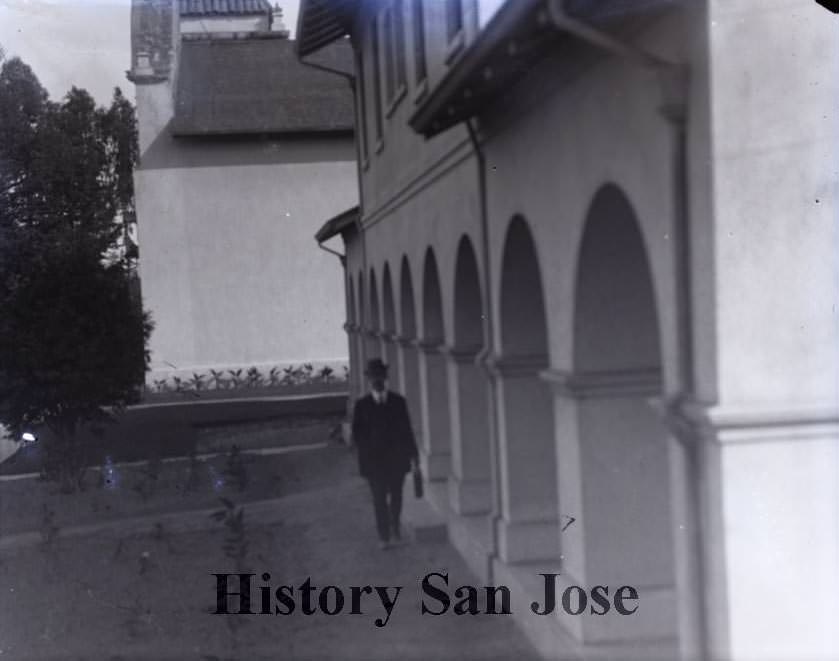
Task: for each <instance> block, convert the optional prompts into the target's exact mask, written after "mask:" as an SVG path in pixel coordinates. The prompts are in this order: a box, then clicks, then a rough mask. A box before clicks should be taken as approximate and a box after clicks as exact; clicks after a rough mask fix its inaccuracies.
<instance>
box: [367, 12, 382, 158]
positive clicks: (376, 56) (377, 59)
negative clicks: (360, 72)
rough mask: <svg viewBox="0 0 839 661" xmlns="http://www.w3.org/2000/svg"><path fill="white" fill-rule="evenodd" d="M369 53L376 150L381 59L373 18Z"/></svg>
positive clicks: (379, 137)
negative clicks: (371, 68) (371, 70)
mask: <svg viewBox="0 0 839 661" xmlns="http://www.w3.org/2000/svg"><path fill="white" fill-rule="evenodd" d="M370 54H371V56H372V57H371V59H372V67H373V119H374V121H375V129H376V150H377V151H378V150H379V149H381V145H382V81H381V70H382V60H381V56H380V55H381V54H380V53H379V24H378V21H377V20H375V19H374V20H373V22H372V23H371V24H370Z"/></svg>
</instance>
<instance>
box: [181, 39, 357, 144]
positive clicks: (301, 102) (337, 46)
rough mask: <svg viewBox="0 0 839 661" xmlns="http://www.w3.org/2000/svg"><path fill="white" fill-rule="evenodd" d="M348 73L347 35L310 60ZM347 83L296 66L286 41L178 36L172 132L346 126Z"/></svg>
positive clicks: (350, 115)
mask: <svg viewBox="0 0 839 661" xmlns="http://www.w3.org/2000/svg"><path fill="white" fill-rule="evenodd" d="M311 59H312V60H313V61H315V62H317V63H318V64H320V65H323V66H327V67H329V68H332V69H339V70H342V71H345V72H347V73H352V71H353V64H352V63H353V58H352V50H351V48H350V44H349V42H348V41H347V40H342V41H338V42H336V43H334V44H332V45H330V46H329V47H328V48H324V49H323V50H322V51H321V52H319V53H318V54H317V56H316V57H312V58H311ZM353 121H354V109H353V97H352V92H351V90H350V86H349V83H348V81H347V80H346V79H345V78H343V77H341V76H338V75H335V74H332V73H328V72H326V71H322V70H320V69H315V68H312V67H309V66H306V65H304V64H302V63H301V62H300V61H299V60H298V59H297V57H296V54H295V50H294V42H293V41H291V40H289V39H277V38H267V37H266V36H265V35H263V36H262V37H261V38H260V37H257V36H253V37H251V38H246V39H202V40H184V41H183V42H182V44H181V53H180V68H179V71H178V76H177V90H176V93H175V117H174V120H173V122H172V126H171V129H172V133H173V134H174V135H181V136H186V135H242V134H260V133H261V134H271V133H311V132H341V131H343V132H346V131H351V130H352V128H353Z"/></svg>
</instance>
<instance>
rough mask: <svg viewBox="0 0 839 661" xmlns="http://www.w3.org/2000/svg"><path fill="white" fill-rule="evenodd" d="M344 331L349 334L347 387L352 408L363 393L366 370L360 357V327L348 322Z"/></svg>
mask: <svg viewBox="0 0 839 661" xmlns="http://www.w3.org/2000/svg"><path fill="white" fill-rule="evenodd" d="M344 330H345V331H346V333H347V346H348V348H349V361H350V364H349V368H350V378H349V383H348V384H347V385H348V386H349V391H350V406H352V403H353V402H354V401H355V400H356V399H357V398H358V397H359V396H360V395H361V393H362V392H363V387H364V368H363V366H362V365H361V360H360V356H359V337H358V332H359V331H358V326H356V325H355V324H352V323H349V322H348V323H346V324H344Z"/></svg>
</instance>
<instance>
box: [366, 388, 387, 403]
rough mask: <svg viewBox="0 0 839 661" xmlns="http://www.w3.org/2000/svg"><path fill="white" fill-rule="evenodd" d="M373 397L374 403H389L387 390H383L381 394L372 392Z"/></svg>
mask: <svg viewBox="0 0 839 661" xmlns="http://www.w3.org/2000/svg"><path fill="white" fill-rule="evenodd" d="M370 392H371V393H372V395H373V401H374V402H376V404H384V403H385V402H387V390H382V391H381V392H377V391H375V390H371V391H370Z"/></svg>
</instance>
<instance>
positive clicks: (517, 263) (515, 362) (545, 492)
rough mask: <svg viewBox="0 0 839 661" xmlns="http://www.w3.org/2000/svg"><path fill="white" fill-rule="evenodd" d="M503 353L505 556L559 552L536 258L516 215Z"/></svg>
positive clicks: (505, 283)
mask: <svg viewBox="0 0 839 661" xmlns="http://www.w3.org/2000/svg"><path fill="white" fill-rule="evenodd" d="M499 311H500V326H501V336H500V338H499V339H500V345H501V353H500V356H499V357H498V360H497V363H496V367H497V375H498V377H497V383H498V387H497V389H496V390H497V397H498V398H499V411H500V416H499V430H498V431H499V469H500V481H501V484H500V487H501V509H502V519H503V521H502V523H503V525H502V526H501V531H500V532H501V534H500V535H499V552H500V553H501V555H502V557H503V559H504V560H506V561H508V562H520V561H532V560H543V559H555V558H558V556H559V529H558V522H557V510H558V492H557V465H556V454H557V453H556V445H555V442H554V417H553V397H552V393H551V390H550V388H549V386H548V385H547V384H546V383H545V381H544V380H543V379H542V377H541V372H542V371H543V370H544V369H545V368H547V367H548V365H549V362H550V361H549V357H548V324H547V317H546V314H545V302H544V295H543V289H542V277H541V273H540V271H539V258H538V255H537V253H536V246H535V244H534V242H533V237H532V235H531V232H530V228H529V227H528V225H527V222H526V221H525V220H524V219H523V218H521V217H518V216H517V217H515V218H513V220H512V221H511V222H510V226H509V228H508V230H507V236H506V239H505V242H504V252H503V257H502V264H501V305H500V307H499Z"/></svg>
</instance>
